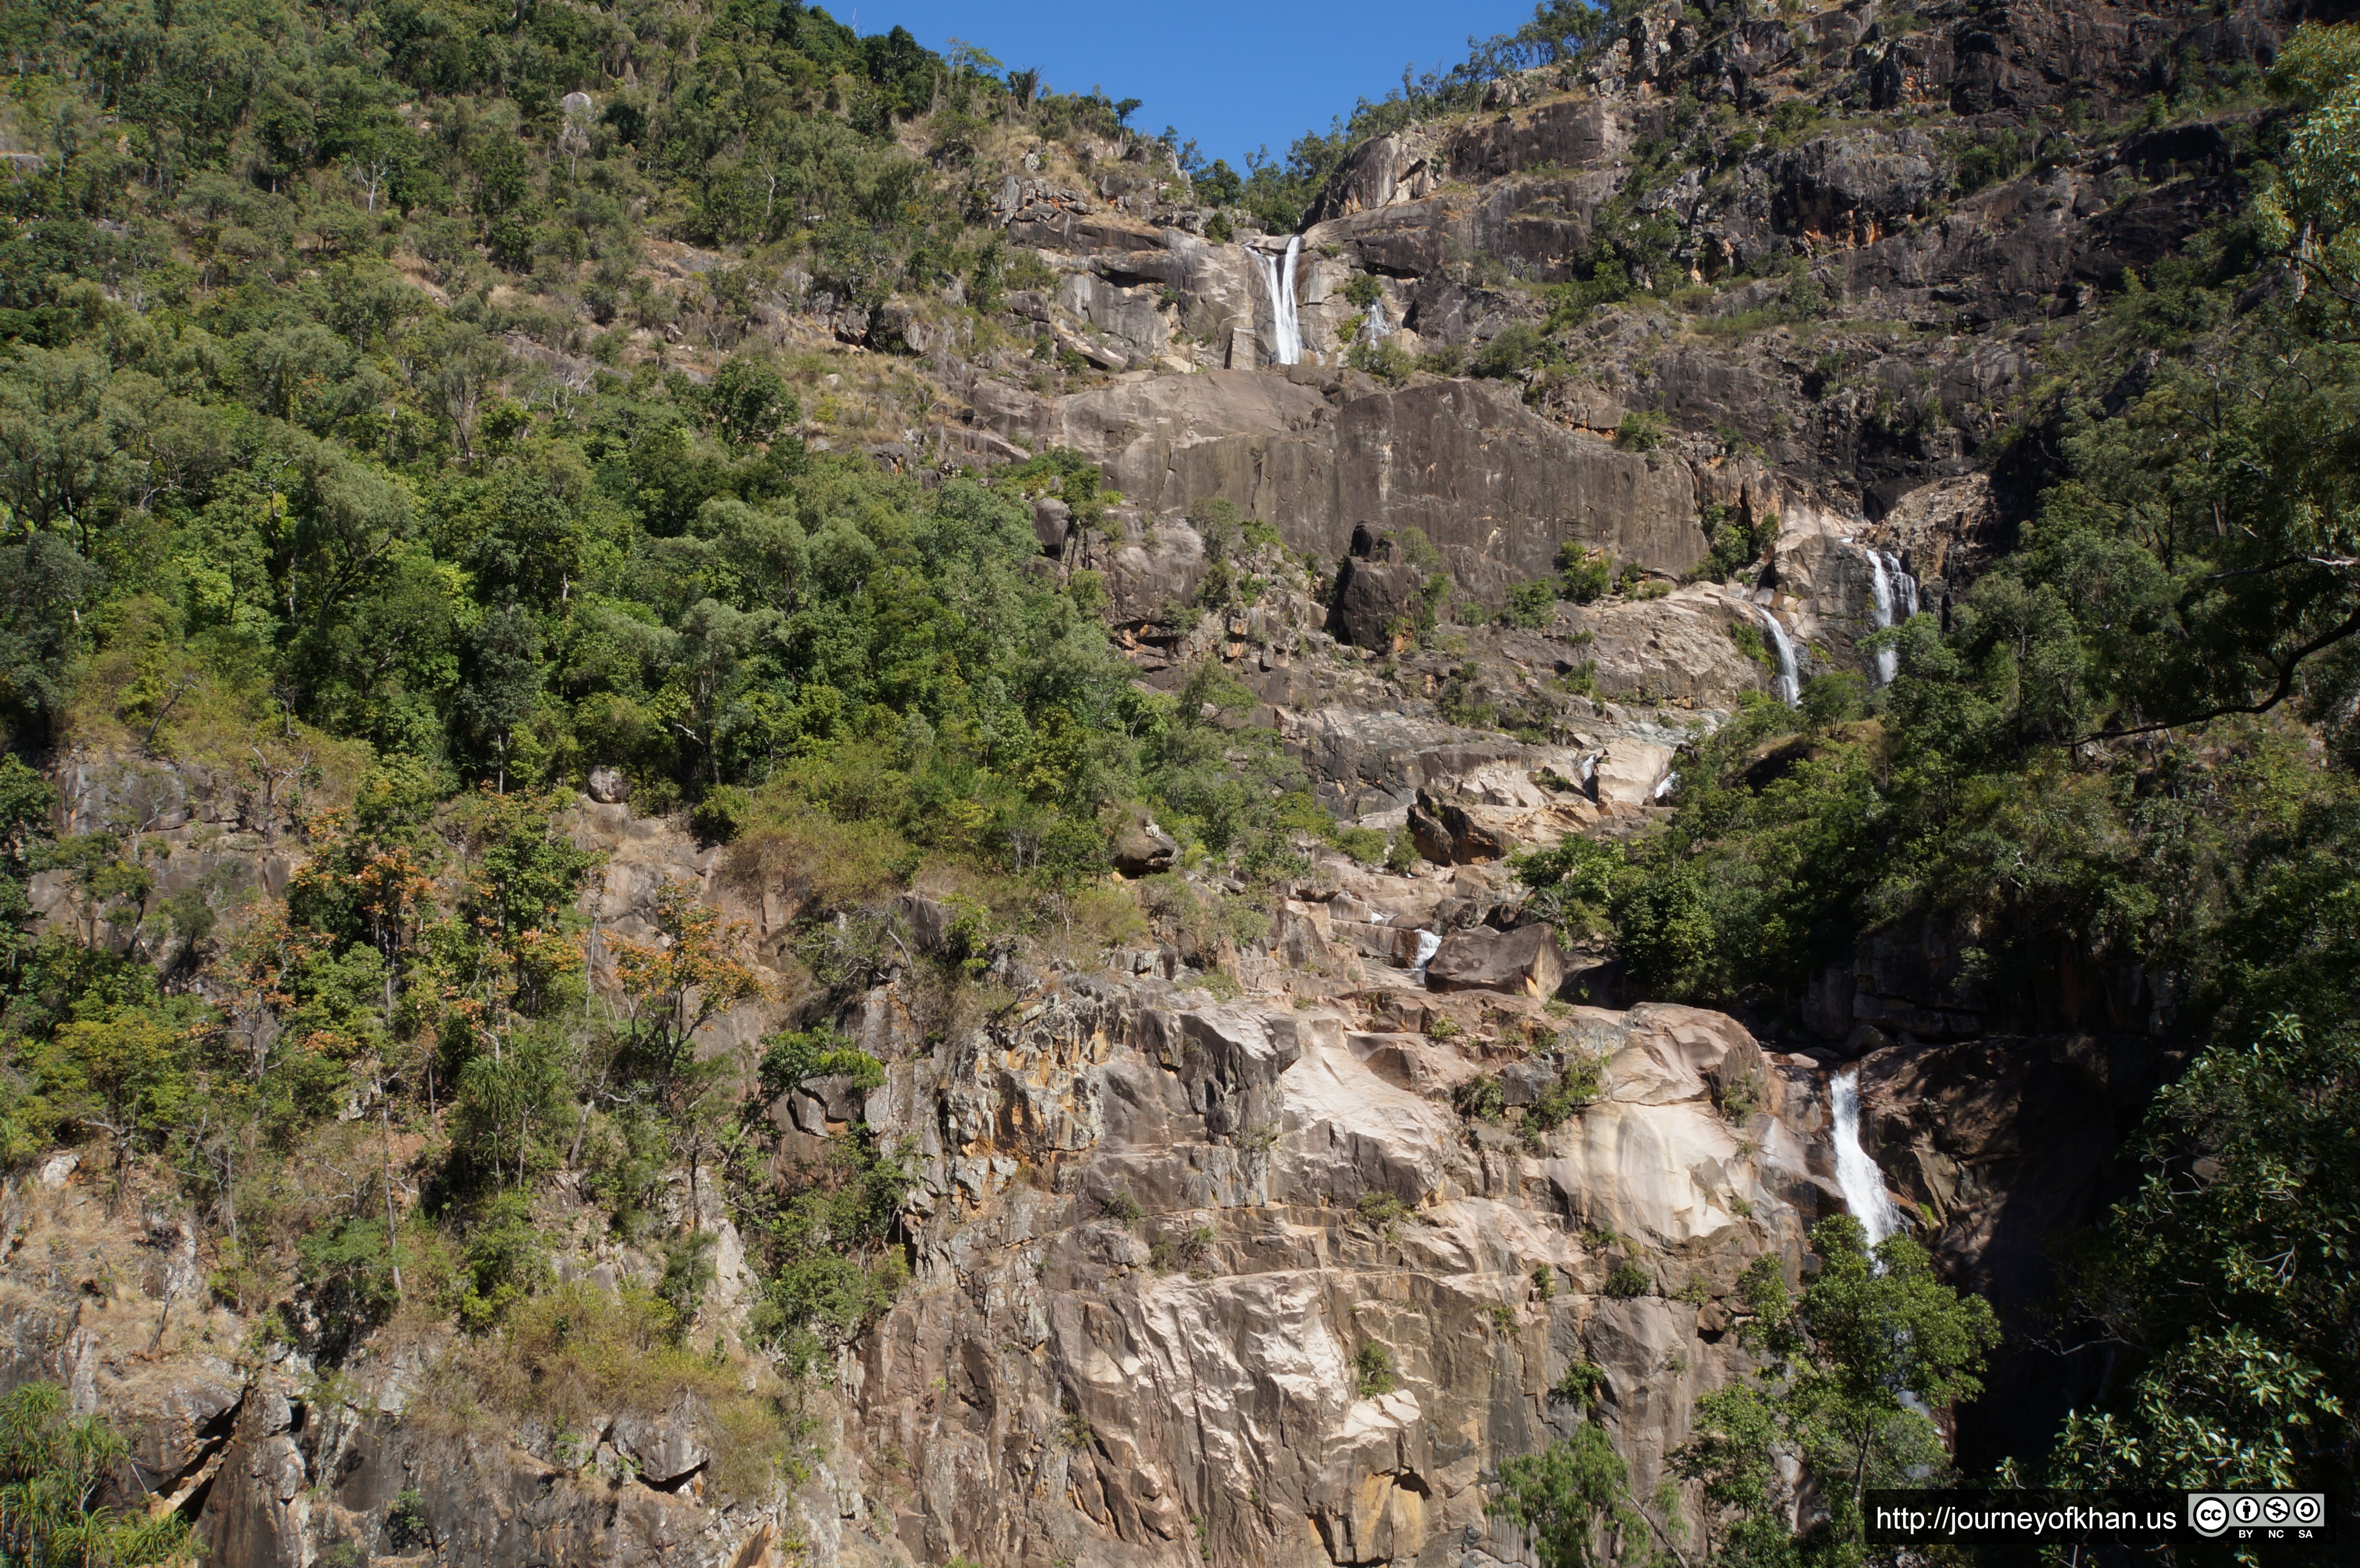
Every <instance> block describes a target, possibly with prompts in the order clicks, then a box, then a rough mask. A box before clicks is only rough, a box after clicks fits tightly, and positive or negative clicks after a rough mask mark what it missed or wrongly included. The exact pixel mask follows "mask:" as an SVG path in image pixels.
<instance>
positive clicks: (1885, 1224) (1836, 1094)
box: [1829, 1068, 1901, 1247]
mask: <svg viewBox="0 0 2360 1568" xmlns="http://www.w3.org/2000/svg"><path fill="white" fill-rule="evenodd" d="M1829 1087H1830V1093H1831V1096H1832V1098H1833V1100H1834V1102H1835V1115H1836V1185H1837V1186H1839V1187H1841V1188H1842V1189H1843V1197H1844V1206H1845V1207H1846V1208H1848V1209H1850V1210H1851V1211H1852V1218H1854V1219H1856V1220H1858V1221H1859V1222H1860V1225H1861V1228H1862V1229H1863V1230H1864V1231H1866V1232H1867V1233H1868V1245H1869V1246H1871V1247H1874V1246H1875V1245H1876V1244H1877V1243H1878V1242H1880V1241H1883V1240H1884V1239H1885V1237H1886V1236H1891V1235H1893V1234H1894V1233H1895V1232H1896V1231H1897V1230H1899V1229H1900V1228H1901V1211H1900V1210H1899V1209H1898V1208H1896V1207H1895V1206H1894V1203H1893V1194H1891V1193H1890V1192H1886V1191H1885V1172H1883V1171H1879V1170H1878V1169H1877V1168H1876V1161H1875V1160H1871V1159H1870V1158H1869V1157H1868V1150H1867V1149H1863V1148H1862V1147H1861V1142H1860V1070H1859V1069H1858V1068H1854V1069H1852V1071H1851V1072H1849V1073H1842V1074H1841V1075H1840V1076H1838V1077H1837V1078H1836V1079H1835V1081H1834V1082H1833V1083H1830V1085H1829Z"/></svg>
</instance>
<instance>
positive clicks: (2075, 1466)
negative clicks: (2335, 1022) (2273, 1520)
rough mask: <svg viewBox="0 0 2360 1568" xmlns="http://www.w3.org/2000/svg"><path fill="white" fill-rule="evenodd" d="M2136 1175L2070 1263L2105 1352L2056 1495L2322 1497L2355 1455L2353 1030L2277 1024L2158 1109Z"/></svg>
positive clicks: (2359, 1228) (2081, 1304)
mask: <svg viewBox="0 0 2360 1568" xmlns="http://www.w3.org/2000/svg"><path fill="white" fill-rule="evenodd" d="M2139 1153H2140V1155H2141V1156H2142V1158H2143V1160H2144V1161H2145V1163H2146V1167H2147V1174H2146V1176H2145V1179H2144V1180H2143V1181H2141V1182H2140V1184H2139V1188H2138V1191H2137V1192H2136V1193H2134V1194H2133V1195H2132V1196H2131V1197H2129V1198H2127V1199H2125V1201H2124V1202H2123V1203H2120V1204H2119V1205H2117V1206H2116V1208H2115V1209H2114V1213H2113V1214H2112V1215H2111V1216H2110V1217H2109V1219H2108V1223H2107V1224H2106V1225H2105V1227H2104V1228H2103V1230H2102V1231H2100V1232H2098V1233H2096V1234H2095V1235H2093V1236H2089V1237H2086V1238H2084V1240H2083V1242H2082V1243H2081V1247H2079V1248H2078V1249H2077V1251H2076V1253H2075V1255H2074V1256H2073V1258H2072V1260H2071V1263H2070V1268H2069V1269H2068V1284H2067V1289H2066V1291H2065V1304H2066V1306H2067V1308H2068V1311H2069V1312H2070V1313H2071V1315H2072V1316H2073V1317H2075V1318H2078V1319H2079V1320H2081V1323H2084V1324H2087V1325H2090V1326H2091V1327H2092V1328H2094V1331H2095V1336H2096V1337H2097V1338H2098V1339H2099V1340H2100V1341H2101V1342H2102V1343H2104V1344H2106V1345H2110V1346H2112V1347H2113V1348H2114V1352H2115V1354H2116V1355H2117V1356H2119V1357H2120V1358H2121V1362H2122V1367H2121V1371H2120V1372H2119V1373H2118V1374H2117V1376H2118V1377H2119V1379H2120V1381H2119V1386H2118V1388H2117V1390H2116V1391H2115V1392H2114V1394H2113V1395H2112V1397H2111V1398H2109V1399H2106V1400H2104V1401H2103V1403H2102V1404H2100V1405H2099V1406H2097V1407H2095V1408H2092V1409H2089V1410H2076V1411H2074V1412H2073V1413H2072V1415H2071V1416H2070V1417H2069V1418H2068V1420H2067V1421H2066V1422H2065V1426H2064V1430H2063V1431H2062V1432H2060V1434H2059V1437H2058V1441H2057V1445H2056V1449H2055V1452H2054V1454H2053V1455H2052V1458H2051V1469H2052V1471H2053V1473H2054V1475H2055V1476H2056V1478H2057V1480H2058V1484H2060V1485H2065V1486H2153V1487H2158V1488H2171V1489H2177V1488H2183V1487H2203V1488H2212V1487H2219V1488H2223V1489H2234V1488H2243V1487H2254V1488H2289V1489H2298V1490H2313V1489H2326V1490H2329V1491H2332V1492H2333V1493H2335V1494H2336V1495H2337V1505H2336V1506H2337V1507H2339V1508H2344V1509H2347V1510H2348V1509H2349V1508H2351V1507H2352V1506H2353V1504H2354V1502H2355V1498H2360V1493H2355V1476H2356V1475H2360V1467H2355V1463H2354V1458H2353V1455H2354V1454H2355V1445H2360V1269H2355V1267H2354V1260H2355V1258H2360V1036H2355V1034H2354V1033H2353V1032H2352V1031H2351V1029H2349V1027H2348V1026H2346V1027H2341V1028H2337V1029H2330V1030H2320V1031H2317V1032H2316V1033H2306V1032H2305V1031H2304V1030H2303V1029H2302V1028H2301V1027H2300V1025H2299V1024H2297V1023H2296V1022H2295V1021H2294V1020H2293V1019H2292V1018H2280V1019H2279V1020H2278V1022H2277V1023H2276V1024H2275V1025H2274V1026H2272V1027H2271V1028H2269V1029H2267V1030H2266V1031H2265V1032H2264V1033H2263V1034H2262V1035H2261V1037H2260V1038H2259V1039H2258V1040H2256V1041H2255V1042H2254V1043H2253V1044H2252V1045H2250V1046H2235V1045H2227V1044H2223V1045H2216V1046H2214V1047H2213V1048H2212V1050H2210V1051H2206V1052H2205V1053H2204V1054H2203V1055H2202V1056H2201V1057H2199V1058H2198V1059H2197V1061H2196V1062H2195V1064H2194V1065H2193V1066H2191V1068H2190V1069H2189V1071H2188V1073H2187V1074H2186V1075H2185V1076H2184V1077H2182V1078H2181V1079H2180V1081H2179V1082H2178V1083H2173V1084H2171V1085H2170V1086H2169V1087H2168V1088H2166V1089H2165V1090H2163V1091H2162V1092H2161V1093H2160V1094H2158V1095H2157V1096H2156V1100H2155V1103H2154V1105H2152V1106H2150V1107H2149V1109H2148V1112H2147V1122H2146V1126H2145V1128H2144V1130H2143V1132H2142V1135H2141V1141H2140V1145H2139Z"/></svg>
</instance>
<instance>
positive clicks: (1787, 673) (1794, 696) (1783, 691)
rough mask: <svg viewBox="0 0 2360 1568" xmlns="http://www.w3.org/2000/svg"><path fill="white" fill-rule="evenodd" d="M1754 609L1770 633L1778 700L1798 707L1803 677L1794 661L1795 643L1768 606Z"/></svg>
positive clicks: (1800, 699)
mask: <svg viewBox="0 0 2360 1568" xmlns="http://www.w3.org/2000/svg"><path fill="white" fill-rule="evenodd" d="M1754 608H1756V609H1758V610H1760V611H1761V612H1762V624H1763V625H1764V626H1766V627H1767V628H1769V632H1770V646H1771V648H1774V649H1775V650H1776V652H1777V655H1778V700H1779V701H1780V702H1784V703H1786V706H1788V707H1790V708H1794V707H1799V706H1801V705H1802V701H1803V676H1802V669H1801V666H1799V665H1798V664H1797V662H1796V660H1795V641H1794V639H1793V638H1792V637H1788V636H1787V635H1786V627H1785V626H1780V625H1779V624H1778V617H1777V616H1775V615H1772V614H1771V613H1770V608H1769V606H1768V605H1766V604H1757V605H1755V606H1754Z"/></svg>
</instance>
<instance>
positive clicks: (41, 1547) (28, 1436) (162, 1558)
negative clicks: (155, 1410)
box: [0, 1383, 189, 1568]
mask: <svg viewBox="0 0 2360 1568" xmlns="http://www.w3.org/2000/svg"><path fill="white" fill-rule="evenodd" d="M66 1410H67V1406H66V1398H65V1390H63V1389H62V1388H59V1387H58V1386H57V1385H55V1384H53V1383H27V1384H26V1385H24V1386H23V1387H22V1388H18V1389H16V1391H15V1392H14V1393H12V1394H10V1395H8V1396H7V1398H6V1399H0V1562H6V1563H25V1564H27V1568H35V1565H43V1568H45V1565H46V1564H49V1563H104V1564H107V1565H108V1568H143V1565H145V1564H149V1563H176V1562H179V1561H180V1560H181V1558H182V1556H183V1554H184V1553H185V1552H187V1551H188V1548H189V1527H188V1521H187V1520H186V1519H182V1518H180V1515H178V1514H176V1513H166V1514H162V1515H160V1516H157V1517H154V1518H149V1517H146V1516H144V1515H136V1514H126V1513H124V1512H120V1511H118V1510H116V1509H115V1508H107V1507H104V1506H103V1505H101V1504H100V1503H99V1501H98V1497H99V1494H100V1492H101V1491H102V1489H103V1488H104V1487H105V1486H106V1485H107V1484H108V1482H109V1480H110V1478H111V1476H110V1473H111V1472H112V1471H113V1469H114V1468H115V1465H118V1464H120V1463H122V1462H123V1461H124V1460H125V1459H126V1458H127V1457H128V1455H129V1453H130V1449H129V1446H128V1444H126V1443H125V1442H124V1440H123V1439H122V1437H121V1436H119V1435H118V1434H117V1433H116V1432H115V1431H114V1430H113V1429H112V1428H111V1427H109V1426H108V1425H107V1424H106V1422H105V1421H104V1419H103V1418H101V1417H98V1416H83V1417H81V1418H79V1419H76V1418H74V1417H71V1416H69V1415H68V1414H67V1413H66Z"/></svg>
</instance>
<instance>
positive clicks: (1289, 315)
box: [1246, 234, 1303, 365]
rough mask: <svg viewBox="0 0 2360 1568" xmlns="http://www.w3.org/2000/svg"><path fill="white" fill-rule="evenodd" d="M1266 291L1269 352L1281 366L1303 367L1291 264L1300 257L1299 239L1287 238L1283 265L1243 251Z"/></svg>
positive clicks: (1255, 253) (1266, 256)
mask: <svg viewBox="0 0 2360 1568" xmlns="http://www.w3.org/2000/svg"><path fill="white" fill-rule="evenodd" d="M1246 254H1247V255H1248V256H1251V257H1253V260H1254V267H1255V268H1256V269H1257V270H1258V271H1260V272H1261V274H1262V287H1263V288H1265V289H1269V290H1270V315H1271V322H1270V352H1271V357H1272V358H1273V359H1275V360H1277V361H1278V363H1279V364H1281V365H1300V364H1301V363H1303V321H1302V318H1301V317H1300V316H1298V315H1296V314H1295V260H1296V258H1298V257H1299V256H1302V254H1303V236H1302V235H1301V234H1292V235H1289V236H1288V238H1287V242H1286V260H1285V262H1284V265H1283V266H1282V264H1281V263H1280V262H1279V260H1278V259H1277V258H1276V257H1274V256H1270V255H1268V254H1266V253H1264V252H1262V251H1258V250H1255V249H1253V248H1252V247H1251V246H1248V247H1247V248H1246Z"/></svg>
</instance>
